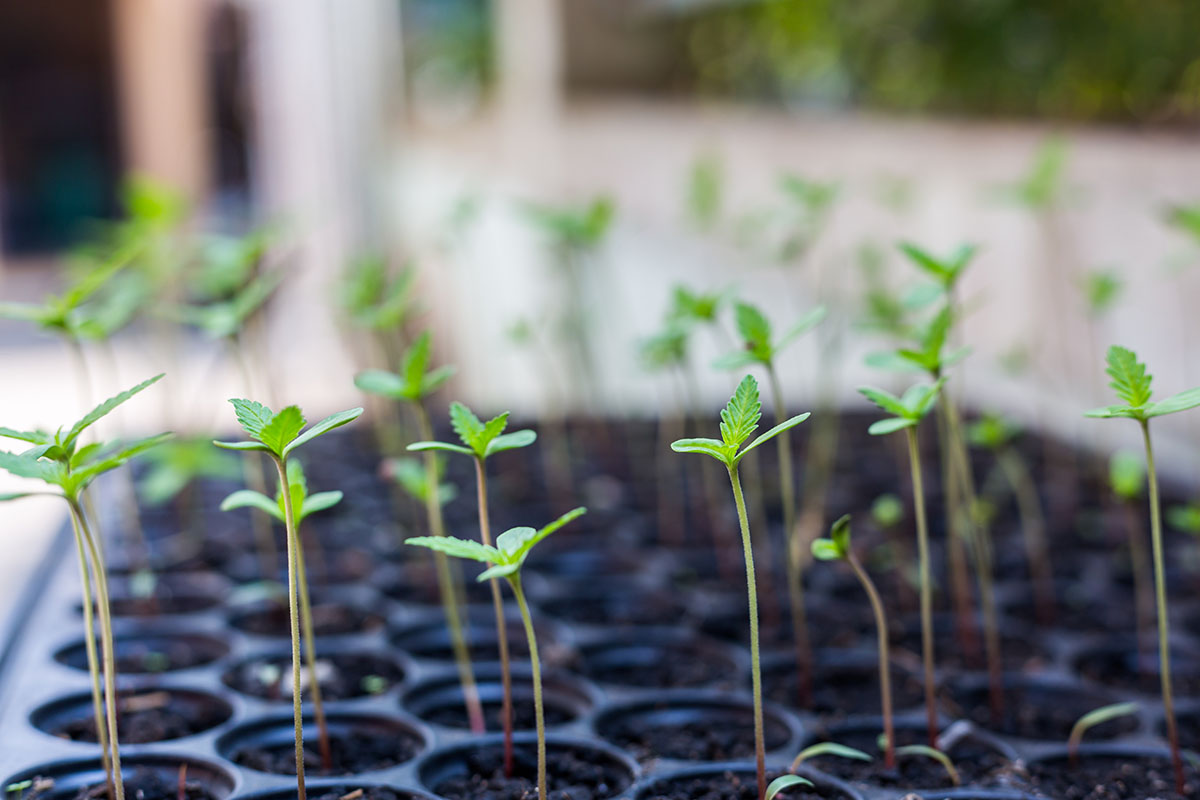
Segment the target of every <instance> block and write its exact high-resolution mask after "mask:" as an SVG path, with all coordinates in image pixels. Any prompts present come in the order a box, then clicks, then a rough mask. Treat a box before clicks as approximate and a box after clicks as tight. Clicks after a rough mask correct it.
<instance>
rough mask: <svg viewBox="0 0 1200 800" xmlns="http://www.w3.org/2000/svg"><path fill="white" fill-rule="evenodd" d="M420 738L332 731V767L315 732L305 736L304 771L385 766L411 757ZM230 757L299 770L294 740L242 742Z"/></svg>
mask: <svg viewBox="0 0 1200 800" xmlns="http://www.w3.org/2000/svg"><path fill="white" fill-rule="evenodd" d="M421 744H422V743H421V740H420V739H418V738H417V737H415V736H412V735H410V734H407V733H401V732H397V731H387V732H382V731H351V732H349V733H343V734H332V733H331V734H330V736H329V752H330V768H329V769H325V766H324V764H322V763H321V749H320V743H319V740H318V739H317V737H316V736H308V737H305V740H304V771H305V773H306V774H308V773H310V772H311V773H312V774H313V775H352V774H356V773H359V772H370V771H371V770H376V769H385V768H387V767H392V766H395V765H396V764H403V763H404V762H406V761H410V760H411V759H412V758H413V757H415V756H416V755H417V754H418V753H419V752H420V751H421ZM231 760H232V761H234V762H235V763H237V764H240V765H242V766H243V767H249V768H250V769H256V770H259V771H260V772H270V773H272V774H275V775H295V774H296V750H295V744H294V743H293V742H292V741H291V740H288V741H285V742H280V743H278V744H269V745H252V744H247V745H243V746H242V747H241V748H240V749H238V750H237V751H236V752H234V753H233V754H232V756H231Z"/></svg>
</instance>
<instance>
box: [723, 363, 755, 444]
mask: <svg viewBox="0 0 1200 800" xmlns="http://www.w3.org/2000/svg"><path fill="white" fill-rule="evenodd" d="M761 417H762V403H760V402H759V399H758V381H756V380H755V379H754V376H752V375H747V376H746V377H744V378H742V382H741V383H739V384H738V386H737V389H735V390H734V393H733V397H731V398H729V403H728V404H727V405H726V406H725V408H724V409H722V410H721V439H722V440H723V441H724V442H725V444H726V445H731V446H734V447H739V446H741V444H742V442H744V441H746V439H748V438H750V434H752V433H754V431H755V429H756V428H758V420H759V419H760V418H761Z"/></svg>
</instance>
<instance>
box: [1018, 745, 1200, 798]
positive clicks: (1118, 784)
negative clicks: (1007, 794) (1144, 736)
mask: <svg viewBox="0 0 1200 800" xmlns="http://www.w3.org/2000/svg"><path fill="white" fill-rule="evenodd" d="M1184 774H1185V776H1186V779H1187V785H1186V787H1185V788H1186V789H1187V791H1188V792H1189V795H1188V796H1195V792H1196V791H1197V789H1200V776H1198V775H1197V774H1196V771H1195V770H1191V769H1189V768H1188V767H1187V766H1186V765H1185V766H1184ZM1174 775H1175V773H1174V772H1173V771H1172V768H1171V760H1170V759H1169V758H1166V757H1163V756H1142V757H1129V756H1120V757H1116V756H1103V755H1093V756H1084V757H1082V758H1080V760H1079V763H1078V765H1077V766H1073V767H1072V766H1070V765H1068V764H1067V763H1066V761H1058V760H1055V761H1048V762H1041V763H1035V764H1030V765H1029V785H1030V786H1031V787H1032V788H1035V789H1037V790H1038V792H1039V793H1040V794H1043V795H1045V796H1047V797H1055V798H1059V800H1177V798H1179V797H1180V795H1178V794H1176V793H1175V777H1174Z"/></svg>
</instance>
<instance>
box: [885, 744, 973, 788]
mask: <svg viewBox="0 0 1200 800" xmlns="http://www.w3.org/2000/svg"><path fill="white" fill-rule="evenodd" d="M879 738H880V741H879V746H880V748H884V747H887V742H884V741H883V737H882V736H880V737H879ZM896 757H897V758H929V759H933V760H934V761H936V762H937V763H938V764H940V765H941V766H942V769H944V770H946V775H948V776H949V777H950V782H951V783H952V784H954V785H955V786H961V785H962V778H961V777H959V774H958V769H957V768H956V767H955V766H954V762H953V761H951V760H950V756H948V755H946V753H945V751H943V750H939V749H938V748H936V747H934V746H933V745H928V744H906V745H904V746H903V747H897V748H896Z"/></svg>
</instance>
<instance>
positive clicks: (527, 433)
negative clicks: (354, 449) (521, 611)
mask: <svg viewBox="0 0 1200 800" xmlns="http://www.w3.org/2000/svg"><path fill="white" fill-rule="evenodd" d="M450 424H451V425H452V426H453V427H454V432H455V433H457V434H458V438H459V440H461V441H462V444H461V445H457V444H450V443H448V442H435V441H429V440H427V441H421V442H414V443H412V444H410V445H409V446H408V449H409V450H414V451H437V450H441V451H445V452H449V453H458V454H459V455H465V456H470V457H471V458H473V459H474V461H475V489H476V494H477V497H478V502H479V538H480V541H481V542H482V543H483V546H484V547H491V546H492V531H491V522H490V521H489V519H490V518H489V515H488V499H487V471H486V469H485V463H486V462H487V459H488V457H489V456H493V455H496V454H497V453H503V452H505V451H506V450H515V449H517V448H520V447H528V446H529V445H531V444H533V443H534V441H535V440H536V439H537V434H536V433H534V432H533V431H531V430H521V431H513V432H512V433H505V432H504V429H505V428H506V427H507V426H508V412H507V411H505V412H504V413H502V414H500V415H499V416H496V417H493V418H492V419H490V420H488V421H487V422H482V421H480V419H479V417H477V416H475V414H473V413H472V412H471V409H469V408H467V407H466V406H465V405H463V404H462V403H457V402H456V403H451V404H450ZM430 439H432V437H430ZM430 455H432V453H430ZM489 572H490V570H489ZM485 574H487V573H485ZM489 577H495V576H494V575H491V576H489ZM491 589H492V608H493V609H494V610H495V612H496V640H497V644H498V646H499V650H500V683H501V688H502V691H503V699H502V703H501V711H500V713H501V716H502V718H503V720H504V774H505V775H512V765H513V743H512V674H511V671H510V668H509V658H508V625H507V623H506V622H505V619H504V601H503V599H502V598H501V596H500V584H499V583H497V582H496V581H495V580H493V581H492V582H491Z"/></svg>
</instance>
